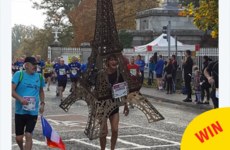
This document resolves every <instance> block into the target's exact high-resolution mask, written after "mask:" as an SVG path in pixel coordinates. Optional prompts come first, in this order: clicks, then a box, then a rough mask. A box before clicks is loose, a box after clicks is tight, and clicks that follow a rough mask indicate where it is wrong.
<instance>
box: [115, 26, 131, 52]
mask: <svg viewBox="0 0 230 150" xmlns="http://www.w3.org/2000/svg"><path fill="white" fill-rule="evenodd" d="M118 37H119V41H120V43H121V44H122V46H123V48H131V47H132V46H131V45H132V40H133V36H132V34H131V33H130V32H127V30H120V31H119V33H118Z"/></svg>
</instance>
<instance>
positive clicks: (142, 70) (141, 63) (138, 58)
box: [136, 55, 145, 84]
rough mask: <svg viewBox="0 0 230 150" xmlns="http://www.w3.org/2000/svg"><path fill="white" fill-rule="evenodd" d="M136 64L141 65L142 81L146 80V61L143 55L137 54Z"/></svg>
mask: <svg viewBox="0 0 230 150" xmlns="http://www.w3.org/2000/svg"><path fill="white" fill-rule="evenodd" d="M136 65H138V66H139V70H140V72H141V75H142V76H141V83H142V84H143V82H144V70H145V61H144V60H142V59H141V55H138V56H137V60H136Z"/></svg>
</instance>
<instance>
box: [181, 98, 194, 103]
mask: <svg viewBox="0 0 230 150" xmlns="http://www.w3.org/2000/svg"><path fill="white" fill-rule="evenodd" d="M183 102H192V100H191V98H186V99H185V100H183Z"/></svg>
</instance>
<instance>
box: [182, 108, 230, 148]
mask: <svg viewBox="0 0 230 150" xmlns="http://www.w3.org/2000/svg"><path fill="white" fill-rule="evenodd" d="M229 114H230V107H228V108H219V109H214V110H210V111H207V112H205V113H203V114H201V115H199V116H198V117H196V118H195V119H194V120H193V121H192V122H191V123H190V124H189V125H188V127H187V128H186V130H185V132H184V134H183V137H182V141H181V150H228V149H230V140H229V139H230V119H229Z"/></svg>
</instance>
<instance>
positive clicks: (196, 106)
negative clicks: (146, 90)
mask: <svg viewBox="0 0 230 150" xmlns="http://www.w3.org/2000/svg"><path fill="white" fill-rule="evenodd" d="M141 94H142V93H141ZM142 95H144V96H145V97H148V98H153V100H154V101H156V102H158V100H161V101H162V102H166V103H170V104H177V105H181V106H186V107H192V108H196V109H204V110H212V109H213V106H211V105H208V106H207V105H203V104H201V105H195V104H194V103H193V102H191V103H188V102H182V101H181V102H180V101H173V100H170V99H166V98H161V97H157V96H150V95H147V94H142Z"/></svg>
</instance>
